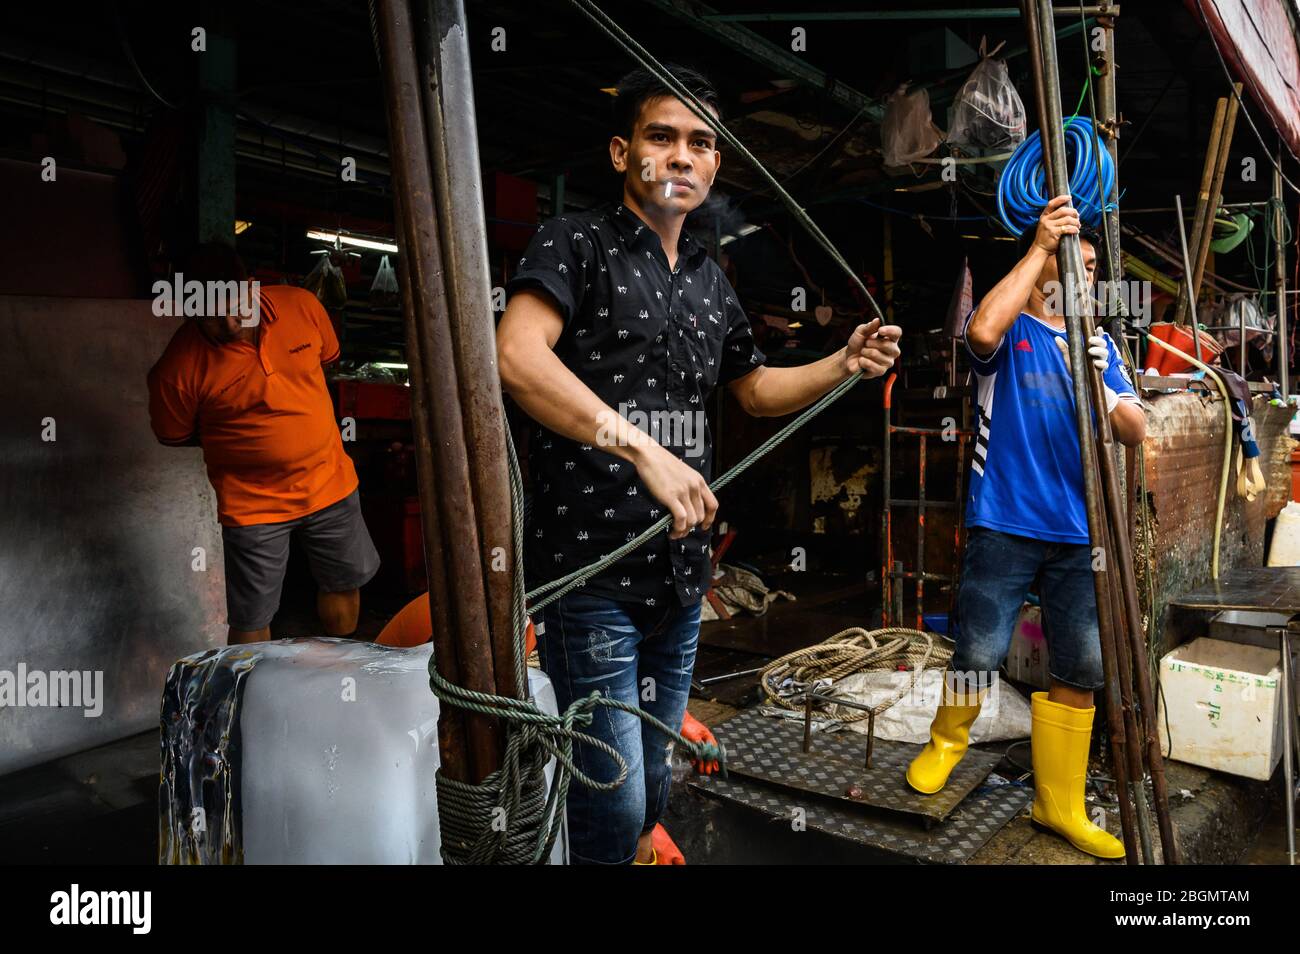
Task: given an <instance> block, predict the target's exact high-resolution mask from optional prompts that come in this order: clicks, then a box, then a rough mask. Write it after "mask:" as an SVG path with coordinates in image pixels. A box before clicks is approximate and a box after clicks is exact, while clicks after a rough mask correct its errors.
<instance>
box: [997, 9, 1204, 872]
mask: <svg viewBox="0 0 1300 954" xmlns="http://www.w3.org/2000/svg"><path fill="white" fill-rule="evenodd" d="M1036 3H1037V9H1034V8H1035V2H1034V0H1025V3H1024V7H1023V8H1024V9H1025V10H1026V18H1027V19H1030V20H1031V21H1032V22H1031V23H1030V25H1029V29H1030V35H1031V44H1034V38H1035V37H1037V38H1039V39H1038V42H1037V44H1036V46H1037V47H1038V49H1037V50H1035V49H1034V47H1033V45H1031V50H1030V52H1031V54H1036V55H1032V56H1031V59H1032V60H1033V62H1032V63H1031V68H1032V69H1034V70H1035V71H1036V72H1041V74H1042V79H1041V80H1038V79H1037V78H1036V88H1037V89H1039V90H1041V91H1044V92H1045V93H1046V97H1045V101H1044V100H1040V101H1039V118H1040V122H1041V123H1042V124H1043V128H1044V136H1043V138H1044V140H1046V139H1047V138H1049V136H1048V134H1050V138H1051V139H1052V140H1054V142H1053V144H1052V148H1051V149H1050V150H1046V149H1045V150H1044V155H1045V158H1046V160H1047V161H1048V162H1050V165H1048V167H1047V173H1048V176H1049V179H1050V181H1051V183H1052V186H1053V189H1052V193H1053V194H1054V195H1062V194H1066V193H1068V192H1069V185H1068V172H1067V170H1066V168H1065V163H1064V161H1063V160H1064V157H1065V138H1064V133H1063V129H1062V120H1061V101H1060V90H1059V81H1058V72H1057V59H1056V35H1055V33H1054V32H1052V30H1051V29H1050V26H1049V27H1048V28H1047V29H1043V26H1042V25H1043V24H1044V23H1046V24H1049V25H1050V23H1051V22H1052V21H1051V19H1050V17H1051V6H1052V5H1051V0H1036ZM1053 157H1059V159H1060V160H1061V161H1054V159H1053ZM1057 261H1058V266H1059V269H1060V273H1061V276H1062V279H1063V281H1064V282H1065V286H1066V287H1065V292H1066V294H1065V302H1066V330H1067V335H1068V338H1069V353H1070V367H1071V374H1072V378H1073V384H1074V390H1075V412H1076V417H1077V423H1078V427H1079V439H1080V449H1081V451H1082V457H1083V476H1084V494H1085V500H1086V504H1087V509H1088V527H1089V534H1090V536H1091V537H1092V545H1093V546H1094V548H1096V547H1097V546H1101V548H1102V549H1101V553H1102V555H1103V557H1105V558H1109V557H1113V558H1114V559H1115V560H1116V562H1117V563H1118V566H1117V567H1111V566H1109V565H1107V563H1106V560H1105V559H1103V567H1102V573H1101V574H1098V575H1100V576H1104V575H1107V574H1109V573H1110V572H1111V571H1112V570H1113V571H1115V572H1117V574H1118V578H1117V579H1116V580H1115V584H1114V585H1115V586H1116V587H1117V589H1118V591H1119V592H1120V593H1121V594H1122V601H1121V603H1122V605H1121V606H1120V607H1119V608H1120V609H1121V610H1122V612H1121V614H1120V616H1119V618H1117V619H1116V618H1114V617H1113V614H1112V613H1111V612H1110V611H1109V610H1110V608H1111V606H1112V605H1113V604H1112V603H1111V599H1110V594H1109V585H1110V583H1109V581H1106V580H1095V581H1094V583H1095V587H1096V593H1097V604H1098V624H1099V631H1100V633H1101V640H1102V653H1103V657H1108V661H1107V663H1106V667H1107V677H1108V678H1107V693H1106V698H1107V713H1108V718H1110V729H1111V733H1112V734H1111V738H1112V746H1113V747H1114V748H1115V754H1116V758H1115V774H1116V782H1117V784H1119V783H1120V779H1121V774H1123V775H1125V776H1126V775H1127V770H1126V769H1127V764H1126V762H1127V758H1126V752H1125V743H1126V742H1127V739H1125V738H1124V735H1123V734H1124V727H1125V723H1126V722H1127V719H1126V718H1125V717H1126V715H1130V716H1131V714H1126V713H1124V712H1123V696H1122V693H1121V691H1120V685H1119V684H1112V683H1111V681H1110V678H1109V677H1110V674H1111V672H1112V671H1115V674H1116V675H1117V676H1118V677H1121V678H1122V679H1124V680H1126V681H1127V680H1131V679H1132V678H1134V677H1136V680H1137V686H1136V688H1137V702H1138V705H1139V706H1140V707H1141V715H1142V727H1143V729H1144V737H1143V738H1142V740H1141V742H1142V745H1143V748H1144V750H1145V753H1146V757H1147V758H1146V761H1147V767H1148V770H1149V771H1150V773H1151V781H1152V789H1153V794H1154V796H1155V808H1156V816H1157V820H1158V822H1159V826H1160V834H1161V842H1162V844H1161V848H1162V852H1163V855H1164V859H1165V861H1166V863H1168V864H1177V861H1178V848H1177V845H1176V843H1175V841H1174V837H1173V828H1172V823H1171V821H1170V818H1169V807H1168V798H1167V792H1166V786H1165V776H1164V760H1163V757H1162V755H1161V752H1160V746H1159V737H1158V734H1157V733H1156V725H1155V708H1154V697H1153V694H1152V691H1151V677H1150V669H1149V666H1148V665H1147V659H1146V656H1147V652H1146V644H1145V639H1144V636H1143V633H1142V628H1141V620H1142V616H1141V610H1140V608H1139V606H1138V601H1137V589H1136V586H1135V584H1134V573H1133V554H1132V551H1131V549H1130V547H1129V540H1128V534H1127V533H1122V532H1120V530H1121V529H1122V528H1123V527H1124V526H1125V522H1124V521H1125V516H1124V514H1125V508H1124V505H1123V498H1122V494H1121V491H1120V486H1121V484H1120V481H1119V478H1118V473H1117V469H1116V467H1115V458H1114V453H1113V448H1114V441H1113V436H1112V434H1111V428H1110V419H1109V417H1108V416H1107V415H1106V413H1105V407H1106V403H1105V398H1104V396H1103V390H1102V381H1101V375H1100V373H1099V372H1098V371H1097V369H1096V368H1095V367H1093V365H1092V362H1091V361H1090V360H1089V359H1088V357H1087V355H1086V353H1085V340H1086V339H1087V338H1088V337H1089V336H1091V335H1092V334H1093V332H1094V327H1093V321H1092V298H1091V295H1090V294H1089V292H1088V288H1087V284H1086V278H1085V272H1084V268H1083V255H1082V251H1081V249H1080V245H1079V241H1078V239H1077V238H1076V237H1074V236H1068V235H1067V236H1065V237H1064V239H1063V240H1062V242H1061V245H1060V247H1059V248H1058V252H1057ZM1093 417H1095V419H1096V431H1097V434H1096V441H1094V440H1093V428H1092V419H1093ZM1099 478H1100V479H1099ZM1108 518H1109V528H1110V532H1109V533H1108V532H1107V530H1106V528H1107V526H1108V524H1107V522H1106V521H1107V519H1108ZM1108 536H1109V537H1110V538H1111V539H1109V540H1108V539H1107V537H1108ZM1108 545H1109V547H1108ZM1096 552H1097V550H1096V549H1094V554H1095V553H1096ZM1103 606H1104V607H1105V610H1103ZM1108 627H1109V629H1108ZM1118 640H1127V643H1128V648H1129V652H1128V653H1125V655H1127V656H1128V657H1129V660H1130V663H1131V668H1129V669H1127V670H1126V671H1122V672H1121V671H1117V668H1118V667H1117V666H1116V663H1117V662H1118V657H1117V653H1118V652H1119V647H1118V645H1117V641H1118ZM1108 644H1109V645H1108ZM1130 698H1131V697H1130ZM1117 734H1118V736H1119V744H1118V745H1117V746H1116V745H1115V742H1116V737H1117ZM1138 743H1139V740H1138V739H1136V738H1135V739H1133V740H1132V744H1134V745H1137V744H1138ZM1122 770H1123V771H1122ZM1125 781H1127V779H1125ZM1133 781H1134V782H1135V783H1136V784H1139V785H1140V784H1141V783H1142V779H1141V778H1137V779H1134V780H1133ZM1127 787H1128V786H1127V784H1120V788H1121V796H1120V806H1121V820H1123V816H1124V807H1125V803H1126V802H1127V800H1128V799H1127V796H1128V794H1129V793H1128V791H1127ZM1128 810H1129V811H1130V812H1131V811H1132V810H1133V809H1132V805H1131V804H1130V805H1129V806H1128ZM1138 820H1139V821H1141V819H1138ZM1125 849H1126V852H1127V854H1128V858H1129V861H1130V863H1132V861H1133V860H1134V855H1135V846H1134V845H1133V842H1132V831H1131V826H1126V827H1125Z"/></svg>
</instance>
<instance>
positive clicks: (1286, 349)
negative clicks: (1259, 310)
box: [1273, 150, 1291, 401]
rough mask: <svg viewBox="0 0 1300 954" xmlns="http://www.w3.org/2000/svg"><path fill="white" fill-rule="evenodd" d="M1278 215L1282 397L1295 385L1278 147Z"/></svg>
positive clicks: (1275, 174)
mask: <svg viewBox="0 0 1300 954" xmlns="http://www.w3.org/2000/svg"><path fill="white" fill-rule="evenodd" d="M1273 201H1274V217H1275V219H1276V221H1275V222H1274V223H1273V235H1274V238H1275V240H1276V242H1277V263H1276V266H1277V337H1276V338H1274V339H1273V342H1274V346H1275V347H1276V348H1277V380H1278V386H1279V387H1280V388H1281V390H1282V400H1283V401H1285V400H1287V397H1288V396H1289V395H1290V393H1291V392H1290V385H1291V354H1290V352H1291V341H1290V339H1289V337H1288V335H1287V328H1286V244H1285V242H1286V239H1285V237H1284V236H1285V234H1286V223H1285V222H1284V221H1283V219H1284V218H1285V216H1286V203H1285V202H1284V201H1283V200H1282V152H1281V150H1279V151H1278V154H1277V166H1275V167H1274V169H1273Z"/></svg>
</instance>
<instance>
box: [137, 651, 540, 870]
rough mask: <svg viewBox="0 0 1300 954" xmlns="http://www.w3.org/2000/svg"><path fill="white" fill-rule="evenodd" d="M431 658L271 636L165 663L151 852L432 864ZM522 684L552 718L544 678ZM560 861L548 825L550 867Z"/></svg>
mask: <svg viewBox="0 0 1300 954" xmlns="http://www.w3.org/2000/svg"><path fill="white" fill-rule="evenodd" d="M431 652H432V645H431V644H430V643H425V644H424V645H422V646H415V647H411V648H401V649H399V648H394V647H390V646H379V645H376V644H374V643H366V642H358V641H355V640H345V639H284V640H274V641H271V642H267V643H257V644H254V645H251V646H231V647H227V648H225V649H221V650H216V651H215V652H213V651H209V652H207V653H203V654H197V655H195V656H190V657H187V658H186V659H183V660H181V661H180V662H178V663H177V664H176V665H175V666H174V667H173V669H172V674H171V675H170V676H169V678H168V688H167V690H166V691H165V692H164V703H163V724H164V727H165V732H164V760H163V790H164V796H163V806H162V807H163V813H164V814H163V831H164V832H165V833H168V834H166V835H165V836H164V849H163V851H162V860H163V861H168V860H172V861H179V862H197V863H208V864H211V863H222V862H228V861H230V860H239V859H241V858H242V860H243V862H244V863H245V864H440V863H441V861H442V858H441V855H440V853H439V846H440V841H441V839H440V837H439V832H438V804H437V796H436V790H435V785H434V773H435V772H436V771H437V768H438V765H439V763H440V761H441V759H440V755H439V751H438V710H439V703H438V699H437V697H436V696H434V694H433V693H432V691H430V689H429V672H428V667H429V658H430V654H431ZM528 685H529V689H530V691H531V693H532V696H533V698H534V700H535V701H536V703H537V705H538V707H539V708H540V709H541V710H542V711H544V712H548V713H551V714H554V713H555V712H556V703H555V691H554V689H553V687H552V686H551V682H550V680H549V679H548V678H547V677H546V675H545V674H544V673H542V672H541V671H540V670H538V669H533V668H529V669H528ZM552 777H553V771H552V769H551V768H548V770H547V779H548V782H549V780H550V779H551V778H552ZM196 813H197V814H198V815H200V816H202V817H203V819H204V825H203V826H202V828H203V829H204V830H203V831H200V832H199V833H198V834H195V831H194V828H195V826H194V825H193V823H192V820H193V818H194V817H195V815H196ZM174 845H180V846H182V847H180V848H179V849H177V850H172V846H174ZM565 856H566V852H565V837H564V831H563V830H561V833H560V836H559V837H558V838H557V840H556V844H555V849H554V851H553V852H552V855H551V863H552V864H562V863H563V862H564V859H565Z"/></svg>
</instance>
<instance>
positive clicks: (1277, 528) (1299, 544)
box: [1268, 500, 1300, 566]
mask: <svg viewBox="0 0 1300 954" xmlns="http://www.w3.org/2000/svg"><path fill="white" fill-rule="evenodd" d="M1268 565H1269V566H1300V503H1296V502H1295V501H1294V500H1292V501H1289V502H1288V503H1287V505H1286V506H1285V507H1283V508H1282V512H1281V513H1279V514H1278V515H1277V521H1276V522H1275V523H1274V524H1273V542H1272V544H1271V545H1270V546H1269V548H1268Z"/></svg>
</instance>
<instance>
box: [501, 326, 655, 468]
mask: <svg viewBox="0 0 1300 954" xmlns="http://www.w3.org/2000/svg"><path fill="white" fill-rule="evenodd" d="M499 360H500V365H501V368H500V370H501V384H502V386H503V387H504V388H505V390H506V391H507V392H508V393H509V394H510V396H511V397H512V398H514V399H515V402H516V403H517V404H518V405H519V406H520V407H521V408H522V409H523V410H524V412H525V413H526V414H527V415H528V416H529V417H531V418H532V419H533V420H535V421H537V422H538V423H539V424H541V425H543V426H544V427H546V428H548V429H549V430H552V431H554V432H555V433H557V434H560V435H562V436H564V437H567V438H569V439H570V440H574V441H577V442H579V443H581V444H591V445H593V446H598V447H600V449H601V450H604V451H608V452H609V453H611V454H614V455H615V456H617V457H621V458H622V459H623V460H631V461H634V459H635V457H636V455H637V452H638V451H639V450H642V449H644V447H645V446H646V445H648V444H653V443H654V439H653V438H651V437H650V435H648V434H647V433H646V432H645V431H643V430H641V429H640V428H638V427H635V426H634V425H632V424H629V423H628V422H627V419H626V418H624V417H623V416H622V415H621V414H619V413H618V412H616V411H615V410H614V409H613V408H611V407H610V406H609V405H608V404H606V403H605V402H604V401H602V400H601V399H600V398H599V397H597V396H596V394H595V393H594V392H593V391H592V390H591V388H589V387H587V386H586V385H585V384H583V383H582V381H580V380H579V379H578V377H577V375H575V374H574V373H573V372H572V371H570V370H569V369H568V368H567V367H565V365H564V362H562V361H561V360H560V359H559V358H558V357H556V355H555V352H554V351H552V350H551V349H550V348H549V347H547V346H545V343H537V345H536V346H533V347H529V346H524V347H518V348H509V347H504V348H501V349H500V351H499Z"/></svg>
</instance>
